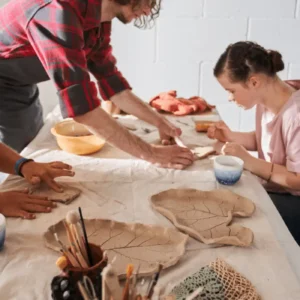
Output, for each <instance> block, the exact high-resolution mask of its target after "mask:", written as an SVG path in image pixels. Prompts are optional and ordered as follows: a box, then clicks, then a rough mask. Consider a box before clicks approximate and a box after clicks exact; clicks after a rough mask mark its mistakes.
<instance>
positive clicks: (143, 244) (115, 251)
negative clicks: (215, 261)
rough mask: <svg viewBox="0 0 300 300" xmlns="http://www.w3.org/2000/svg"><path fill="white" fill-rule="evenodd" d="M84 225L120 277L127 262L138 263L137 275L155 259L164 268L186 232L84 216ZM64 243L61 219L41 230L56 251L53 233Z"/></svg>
mask: <svg viewBox="0 0 300 300" xmlns="http://www.w3.org/2000/svg"><path fill="white" fill-rule="evenodd" d="M85 226H86V230H87V235H88V241H89V243H93V244H96V245H99V246H101V248H102V250H103V251H107V255H108V260H109V261H112V260H113V258H114V257H116V260H115V262H114V264H113V266H114V268H115V269H116V271H117V273H118V274H119V276H120V277H121V278H125V274H126V267H127V264H129V263H131V264H133V265H134V266H135V267H136V268H137V267H138V265H140V270H139V274H140V275H144V276H147V275H151V274H153V273H155V272H156V271H157V266H158V263H161V264H162V265H163V267H164V268H168V267H170V266H173V265H174V264H176V263H177V262H178V261H179V259H180V258H181V257H182V256H183V255H184V253H185V246H186V242H187V239H188V236H187V235H186V234H183V233H181V232H179V231H178V230H175V229H173V228H166V227H161V226H154V225H144V224H139V223H135V224H127V223H121V222H116V221H112V220H101V219H87V220H85ZM54 232H56V233H57V234H58V236H59V238H60V240H61V241H62V242H63V243H64V244H66V245H68V242H67V236H66V232H65V229H64V225H63V222H62V221H60V222H58V223H57V224H55V225H52V226H50V227H49V228H48V230H47V231H46V232H45V233H44V241H45V244H46V246H47V247H49V248H51V249H53V250H55V251H59V250H60V247H59V244H58V243H57V242H56V241H55V239H54V235H53V233H54Z"/></svg>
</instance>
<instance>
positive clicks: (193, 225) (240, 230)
mask: <svg viewBox="0 0 300 300" xmlns="http://www.w3.org/2000/svg"><path fill="white" fill-rule="evenodd" d="M151 203H152V207H153V208H154V209H155V210H156V211H158V212H159V213H161V214H162V215H163V216H165V217H166V218H168V219H169V220H170V221H171V222H172V223H173V224H174V225H175V227H176V228H178V229H179V230H181V231H183V232H185V233H187V234H188V235H190V236H191V237H193V238H195V239H197V240H199V241H200V242H203V243H205V244H223V245H235V246H244V247H246V246H250V245H251V243H252V241H253V233H252V231H251V230H250V229H248V228H246V227H243V226H240V225H238V224H233V225H231V224H230V223H231V222H232V219H233V217H234V216H238V217H249V216H251V215H252V214H253V213H254V211H255V205H254V203H253V202H252V201H250V200H249V199H247V198H245V197H242V196H240V195H237V194H235V193H233V192H231V191H229V190H226V189H219V190H213V191H200V190H196V189H171V190H167V191H164V192H161V193H159V194H156V195H154V196H152V197H151Z"/></svg>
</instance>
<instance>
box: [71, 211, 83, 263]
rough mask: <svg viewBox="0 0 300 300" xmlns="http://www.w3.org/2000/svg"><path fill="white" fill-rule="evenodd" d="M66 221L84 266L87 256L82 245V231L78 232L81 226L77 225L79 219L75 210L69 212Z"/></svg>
mask: <svg viewBox="0 0 300 300" xmlns="http://www.w3.org/2000/svg"><path fill="white" fill-rule="evenodd" d="M66 221H67V223H68V225H69V228H70V230H71V233H72V234H73V238H74V239H75V242H76V246H77V250H78V251H79V252H81V255H82V259H84V261H85V264H86V265H87V264H88V263H87V262H88V255H87V251H86V247H85V244H84V237H83V233H82V230H80V229H81V226H80V225H79V222H80V218H79V215H78V213H77V211H75V210H73V211H69V212H68V213H67V216H66ZM77 225H79V226H77Z"/></svg>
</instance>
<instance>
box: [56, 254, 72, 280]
mask: <svg viewBox="0 0 300 300" xmlns="http://www.w3.org/2000/svg"><path fill="white" fill-rule="evenodd" d="M55 264H56V266H57V267H58V268H59V269H60V270H61V271H62V274H63V275H64V276H68V269H67V268H68V264H69V263H68V259H67V258H66V257H65V256H64V255H62V256H60V257H59V258H58V259H57V260H56V262H55Z"/></svg>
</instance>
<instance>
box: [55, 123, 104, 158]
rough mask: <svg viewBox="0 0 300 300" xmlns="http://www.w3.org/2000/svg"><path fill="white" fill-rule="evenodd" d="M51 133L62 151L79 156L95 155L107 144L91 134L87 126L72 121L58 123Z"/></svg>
mask: <svg viewBox="0 0 300 300" xmlns="http://www.w3.org/2000/svg"><path fill="white" fill-rule="evenodd" d="M51 133H52V134H53V135H54V136H55V137H56V141H57V144H58V146H59V147H60V148H61V149H62V150H64V151H66V152H70V153H73V154H77V155H87V154H92V153H95V152H97V151H99V150H100V149H102V147H103V146H104V144H105V140H104V139H101V138H100V137H98V136H95V135H93V134H91V133H90V132H89V131H88V130H87V129H86V128H85V126H83V125H82V124H80V123H77V122H75V121H74V120H72V119H71V120H65V121H62V122H59V123H57V124H56V125H55V126H54V127H53V128H51Z"/></svg>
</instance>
